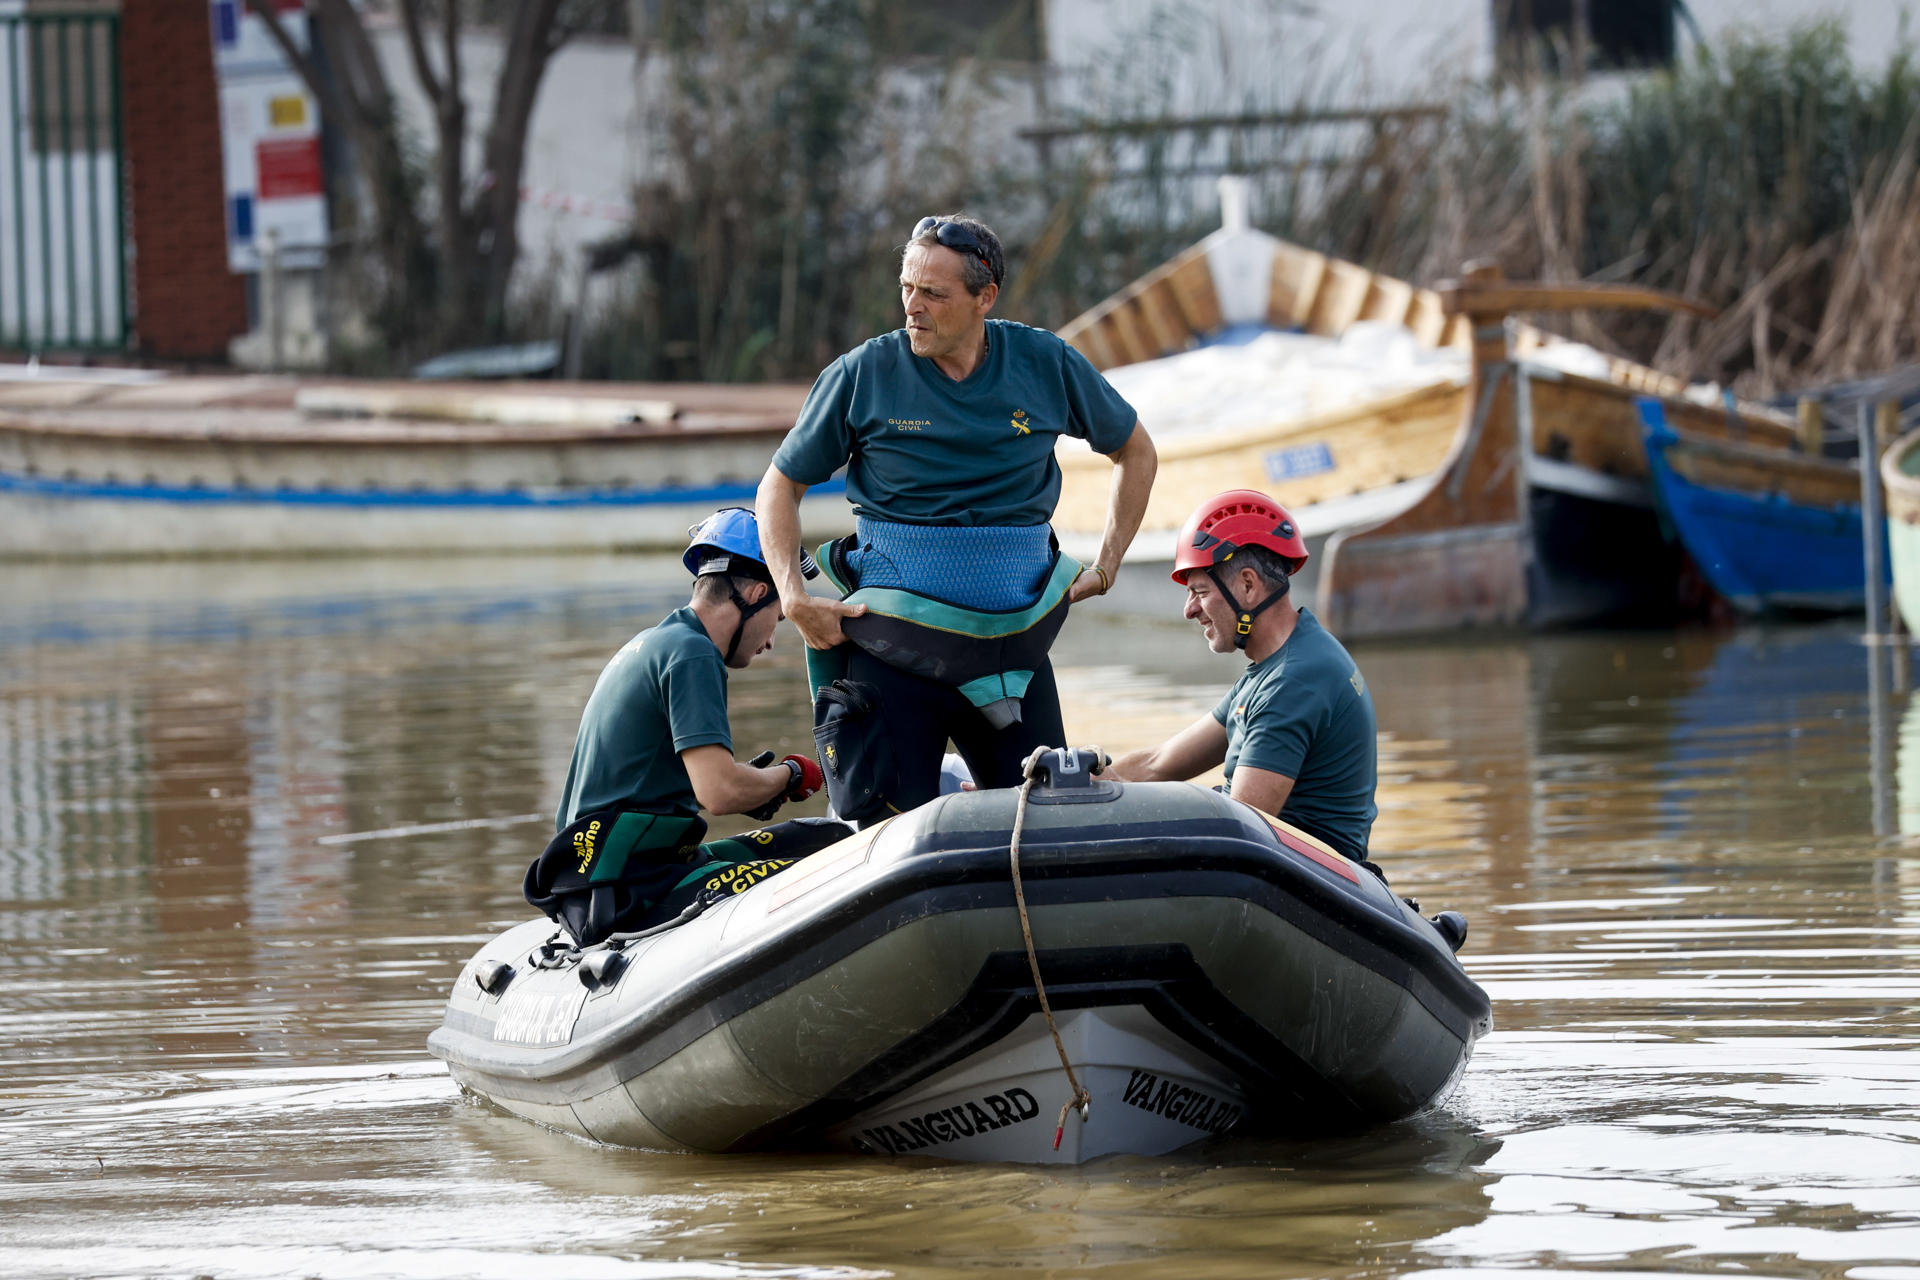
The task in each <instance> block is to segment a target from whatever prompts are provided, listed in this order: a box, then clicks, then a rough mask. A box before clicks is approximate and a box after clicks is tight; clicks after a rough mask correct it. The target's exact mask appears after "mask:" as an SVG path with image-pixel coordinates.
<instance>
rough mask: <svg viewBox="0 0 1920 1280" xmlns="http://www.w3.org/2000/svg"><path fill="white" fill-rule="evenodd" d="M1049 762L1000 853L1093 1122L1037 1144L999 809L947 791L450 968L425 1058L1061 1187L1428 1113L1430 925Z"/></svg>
mask: <svg viewBox="0 0 1920 1280" xmlns="http://www.w3.org/2000/svg"><path fill="white" fill-rule="evenodd" d="M1075 754H1077V753H1075ZM1063 760H1068V761H1071V757H1070V756H1068V754H1067V753H1060V756H1058V757H1056V759H1055V760H1054V761H1053V763H1054V766H1055V768H1054V770H1053V772H1052V775H1051V777H1050V778H1049V779H1046V780H1044V782H1045V785H1040V786H1036V787H1035V788H1034V789H1033V790H1032V792H1031V795H1030V797H1029V800H1028V803H1027V806H1026V811H1025V816H1024V820H1023V834H1022V839H1021V844H1020V854H1019V856H1020V867H1021V875H1022V884H1023V888H1024V896H1025V900H1026V904H1027V914H1028V918H1029V921H1030V924H1031V927H1032V933H1033V938H1034V944H1035V957H1036V959H1037V963H1038V967H1039V971H1040V973H1041V976H1042V978H1043V980H1044V984H1045V990H1046V994H1047V996H1048V999H1049V1003H1050V1006H1051V1010H1052V1014H1053V1020H1054V1022H1055V1024H1056V1025H1057V1027H1058V1030H1059V1034H1060V1041H1061V1046H1062V1049H1063V1050H1064V1053H1065V1054H1066V1056H1067V1059H1068V1060H1069V1061H1070V1062H1071V1063H1072V1065H1073V1068H1074V1072H1075V1074H1076V1076H1077V1077H1078V1079H1079V1081H1080V1083H1081V1085H1083V1086H1084V1087H1085V1088H1086V1090H1087V1091H1088V1093H1089V1094H1090V1095H1091V1097H1092V1104H1091V1106H1090V1107H1089V1108H1088V1109H1087V1111H1086V1113H1085V1115H1084V1117H1081V1116H1078V1115H1070V1116H1069V1117H1068V1118H1067V1120H1066V1124H1065V1129H1064V1133H1063V1134H1062V1140H1061V1143H1060V1146H1059V1147H1058V1149H1055V1147H1054V1145H1053V1143H1054V1137H1055V1127H1056V1118H1057V1117H1058V1115H1059V1113H1060V1109H1061V1106H1062V1104H1063V1103H1065V1102H1067V1101H1068V1100H1069V1098H1070V1097H1071V1096H1072V1092H1071V1088H1070V1086H1069V1084H1068V1080H1067V1073H1066V1072H1065V1071H1064V1070H1063V1069H1062V1064H1061V1058H1060V1053H1059V1052H1058V1051H1056V1048H1055V1045H1054V1042H1053V1036H1052V1034H1051V1033H1050V1031H1049V1029H1048V1027H1047V1022H1046V1018H1045V1016H1044V1015H1043V1013H1042V1012H1041V1007H1040V1002H1039V1000H1038V998H1037V996H1036V992H1035V982H1034V976H1033V968H1032V966H1031V965H1030V963H1029V959H1028V955H1027V952H1026V949H1025V946H1024V943H1023V940H1022V935H1021V928H1020V920H1019V913H1018V910H1017V908H1016V905H1015V896H1014V889H1013V885H1012V882H1011V878H1010V875H1009V867H1008V846H1009V842H1010V841H1011V839H1012V834H1013V829H1014V822H1015V817H1016V809H1017V807H1018V805H1019V803H1020V793H1019V792H1018V791H1014V790H996V791H977V792H964V793H959V794H954V795H948V796H943V797H941V798H940V799H938V800H935V801H933V802H932V803H930V804H928V805H926V806H924V807H923V808H920V809H917V810H915V811H913V812H912V813H909V814H906V815H903V816H901V817H899V818H895V819H893V820H891V821H889V822H887V823H885V824H883V825H881V826H878V827H873V828H868V829H867V830H864V831H862V832H860V833H859V834H858V835H856V836H854V837H852V838H850V839H848V840H846V841H843V842H842V843H840V844H838V845H835V846H833V847H831V848H829V849H826V850H823V851H822V852H820V853H818V854H815V855H814V856H813V857H811V858H808V859H806V860H804V861H803V862H801V863H800V864H798V865H797V866H795V867H793V868H792V869H791V870H789V871H786V872H784V873H782V874H781V875H779V876H776V877H774V878H772V879H770V880H767V881H765V882H763V883H761V884H759V885H756V886H755V887H754V888H753V889H751V890H750V891H748V892H746V893H743V894H741V895H739V896H738V897H735V898H732V899H729V900H728V901H726V902H725V903H723V904H721V905H720V906H718V907H715V908H713V909H712V910H710V911H708V912H707V913H706V914H704V915H701V916H699V917H697V918H695V919H693V920H691V921H690V922H688V923H686V924H684V925H681V926H679V927H677V928H673V929H670V930H667V931H665V932H661V933H658V934H656V935H654V936H651V937H646V938H643V939H640V940H638V941H635V942H632V943H628V944H626V945H624V946H622V947H618V948H607V949H599V950H595V949H589V950H588V951H587V952H585V953H571V954H569V951H568V950H567V949H566V948H554V947H547V948H545V949H544V950H543V944H547V943H549V942H550V940H552V939H553V936H554V926H553V925H552V924H551V923H550V922H548V921H546V920H537V921H532V922H529V923H527V924H524V925H521V926H519V927H517V928H515V929H513V930H510V931H509V932H507V933H506V934H504V935H502V936H501V937H499V938H497V939H495V940H494V941H493V942H490V943H488V944H487V945H486V946H485V947H484V948H482V949H481V951H480V953H479V954H478V955H476V956H475V957H474V958H473V959H472V960H471V961H470V962H469V963H468V964H467V965H466V967H465V968H464V969H463V970H462V972H461V974H460V976H459V978H458V979H457V980H456V982H455V984H454V990H453V994H452V997H451V999H450V1000H449V1001H448V1003H447V1007H446V1012H445V1018H444V1021H443V1024H442V1025H441V1027H440V1028H439V1030H437V1031H435V1032H434V1033H433V1035H432V1037H431V1038H430V1041H429V1044H430V1047H431V1049H432V1051H433V1052H434V1054H435V1055H437V1056H438V1057H441V1058H443V1059H445V1060H446V1061H447V1064H448V1066H449V1068H450V1069H451V1071H452V1073H453V1075H454V1077H455V1078H456V1079H457V1080H458V1081H459V1082H460V1083H461V1084H462V1085H464V1086H465V1087H467V1088H468V1089H470V1090H472V1091H473V1092H475V1093H477V1094H479V1095H481V1096H483V1097H485V1098H487V1099H489V1100H491V1101H493V1102H495V1103H497V1104H498V1105H500V1106H502V1107H504V1108H506V1109H507V1110H509V1111H512V1112H515V1113H517V1114H519V1115H522V1116H525V1117H527V1118H529V1119H532V1120H536V1121H539V1122H541V1123H544V1124H548V1125H551V1126H554V1127H556V1128H560V1129H564V1130H567V1131H570V1132H573V1133H576V1134H579V1135H582V1136H584V1137H588V1138H592V1139H595V1140H597V1141H600V1142H606V1143H612V1144H617V1145H624V1146H634V1147H646V1148H655V1149H691V1150H697V1151H732V1150H742V1149H752V1148H765V1147H777V1146H832V1147H839V1148H842V1149H851V1150H856V1151H866V1152H871V1153H885V1154H894V1155H900V1154H921V1155H935V1156H943V1157H947V1158H952V1159H963V1160H1014V1161H1066V1162H1077V1161H1080V1160H1087V1159H1091V1158H1094V1157H1096V1156H1100V1155H1105V1154H1109V1153H1114V1152H1131V1153H1138V1154H1160V1153H1164V1152H1168V1151H1172V1150H1175V1149H1177V1148H1179V1147H1182V1146H1185V1145H1187V1144H1188V1143H1190V1142H1193V1141H1196V1140H1198V1139H1201V1138H1205V1137H1209V1136H1212V1135H1214V1134H1219V1133H1225V1132H1228V1131H1244V1130H1248V1129H1254V1128H1260V1129H1273V1128H1280V1129H1301V1128H1324V1127H1326V1126H1328V1125H1329V1124H1332V1125H1341V1126H1349V1127H1351V1126H1357V1125H1362V1124H1367V1123H1372V1122H1378V1121H1385V1120H1391V1119H1395V1118H1398V1117H1401V1116H1405V1115H1408V1114H1410V1113H1412V1112H1414V1111H1417V1110H1420V1109H1422V1108H1424V1107H1427V1106H1429V1105H1431V1104H1433V1103H1434V1102H1435V1101H1437V1100H1438V1099H1439V1098H1440V1097H1441V1096H1443V1095H1444V1094H1445V1092H1446V1091H1447V1089H1448V1088H1449V1087H1450V1086H1451V1085H1452V1083H1453V1082H1454V1081H1455V1080H1456V1079H1457V1078H1458V1076H1459V1073H1460V1072H1461V1070H1462V1069H1463V1068H1464V1066H1465V1064H1466V1060H1467V1058H1468V1055H1469V1054H1470V1053H1471V1050H1472V1046H1473V1044H1474V1041H1475V1040H1476V1039H1477V1038H1478V1037H1479V1036H1480V1035H1481V1034H1483V1033H1484V1032H1485V1031H1486V1030H1487V1028H1488V1026H1489V1025H1490V1011H1489V1006H1488V1002H1487V997H1486V994H1485V993H1484V992H1483V991H1482V990H1481V989H1480V988H1479V987H1478V986H1476V985H1475V984H1474V983H1473V981H1472V980H1471V979H1469V978H1468V977H1467V975H1466V973H1465V972H1464V970H1462V969H1461V967H1460V964H1459V962H1458V961H1457V960H1456V959H1455V957H1454V955H1453V951H1452V947H1451V945H1450V943H1452V944H1456V945H1457V943H1458V941H1459V939H1460V937H1461V936H1462V934H1463V932H1464V931H1463V929H1458V928H1454V927H1453V924H1454V921H1457V917H1454V918H1453V919H1452V920H1443V921H1442V927H1436V925H1435V924H1434V923H1432V922H1429V921H1427V920H1424V919H1422V918H1421V917H1420V916H1419V914H1418V913H1417V911H1416V910H1415V909H1414V907H1413V906H1412V905H1411V904H1409V903H1407V902H1405V901H1403V900H1402V899H1401V898H1399V897H1397V896H1395V895H1394V894H1393V893H1392V892H1391V890H1389V889H1388V888H1387V887H1386V886H1385V885H1384V884H1383V883H1382V882H1381V880H1380V879H1379V877H1377V876H1375V875H1373V874H1372V873H1371V872H1370V871H1367V870H1364V869H1362V868H1360V867H1358V866H1356V865H1355V864H1353V863H1351V862H1349V861H1348V860H1346V859H1344V858H1342V857H1340V855H1339V854H1337V853H1335V852H1333V851H1332V850H1330V849H1328V848H1327V847H1325V846H1324V845H1321V844H1320V843H1319V842H1317V841H1315V840H1313V839H1312V838H1311V837H1309V836H1306V835H1304V834H1303V833H1299V832H1296V831H1294V830H1293V829H1292V828H1290V827H1287V826H1285V825H1284V824H1276V823H1274V822H1272V821H1271V820H1270V819H1266V818H1264V817H1263V816H1262V815H1261V814H1259V813H1258V812H1256V811H1255V810H1253V809H1251V808H1248V807H1247V806H1245V805H1242V804H1239V803H1237V802H1235V801H1233V800H1230V799H1228V798H1227V797H1225V796H1222V795H1219V794H1217V793H1215V792H1212V791H1209V790H1207V789H1205V788H1203V787H1199V786H1195V785H1193V784H1190V783H1120V782H1116V781H1112V780H1110V779H1104V778H1099V777H1095V776H1089V774H1088V771H1087V770H1086V768H1085V767H1084V766H1083V767H1080V768H1078V769H1067V768H1062V767H1059V766H1060V765H1061V763H1062V761H1063ZM1076 777H1077V778H1078V779H1080V780H1081V782H1080V785H1063V784H1064V783H1066V782H1067V780H1069V779H1073V778H1076ZM1053 779H1059V780H1060V782H1058V783H1056V782H1055V781H1053ZM1443 928H1444V929H1445V930H1446V931H1444V932H1443ZM556 957H557V958H556ZM543 965H545V966H546V967H542V966H543Z"/></svg>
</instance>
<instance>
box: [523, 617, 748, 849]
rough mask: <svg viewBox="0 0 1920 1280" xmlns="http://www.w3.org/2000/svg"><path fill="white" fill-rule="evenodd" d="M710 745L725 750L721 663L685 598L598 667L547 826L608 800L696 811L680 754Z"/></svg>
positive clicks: (558, 826) (728, 742)
mask: <svg viewBox="0 0 1920 1280" xmlns="http://www.w3.org/2000/svg"><path fill="white" fill-rule="evenodd" d="M710 743H713V744H718V745H720V746H723V747H725V748H726V749H727V750H729V751H731V750H733V735H732V733H731V732H730V731H729V730H728V728H727V664H726V662H725V661H724V660H722V658H721V657H720V650H719V649H718V648H717V647H716V646H715V645H714V643H713V641H712V640H711V639H710V638H708V636H707V631H706V628H705V627H703V626H701V625H700V619H699V617H698V616H696V615H695V614H694V612H693V608H692V606H691V605H689V606H687V607H685V608H681V609H675V610H674V611H673V612H672V613H670V614H668V615H667V616H666V617H664V618H662V619H661V620H660V625H659V626H656V627H650V628H648V629H647V630H645V631H642V632H641V633H640V634H639V635H637V636H635V637H634V638H633V639H631V640H629V641H627V643H626V645H625V646H624V647H623V648H622V649H621V650H620V652H618V653H616V654H614V655H613V660H612V661H611V662H609V663H607V666H606V669H605V670H604V671H602V672H601V673H600V679H599V681H598V682H596V683H595V684H594V686H593V694H592V696H591V697H589V698H588V699H587V709H586V710H585V711H583V712H582V713H581V714H580V732H579V734H578V735H576V736H575V738H574V742H573V763H572V764H571V765H569V766H568V767H567V785H566V789H565V790H563V791H562V792H561V793H560V810H559V812H558V813H556V814H555V815H554V830H555V831H559V830H562V829H564V828H565V827H566V826H567V825H568V824H569V823H571V822H572V821H573V820H574V819H575V818H578V817H579V816H580V815H581V814H583V813H592V812H593V811H594V810H596V809H604V808H607V807H608V806H609V805H616V804H618V805H628V806H631V807H633V808H637V809H643V810H645V811H647V812H648V813H660V814H681V815H685V816H688V817H691V816H692V815H694V814H697V813H699V812H700V804H699V801H697V800H695V799H694V795H693V780H692V779H691V778H689V777H688V776H687V766H686V765H685V764H683V763H681V760H680V753H681V752H682V751H685V750H687V749H689V748H691V747H704V746H707V745H708V744H710Z"/></svg>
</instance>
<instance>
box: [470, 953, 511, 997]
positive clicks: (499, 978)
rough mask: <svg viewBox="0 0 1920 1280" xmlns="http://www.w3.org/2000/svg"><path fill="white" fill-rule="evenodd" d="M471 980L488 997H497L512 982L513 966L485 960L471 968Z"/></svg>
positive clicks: (502, 961) (502, 962)
mask: <svg viewBox="0 0 1920 1280" xmlns="http://www.w3.org/2000/svg"><path fill="white" fill-rule="evenodd" d="M473 980H474V982H475V983H476V984H478V985H479V987H480V989H481V990H482V991H484V992H486V993H487V994H488V995H490V996H497V995H499V994H500V993H501V992H502V991H505V990H506V989H507V984H508V983H509V982H512V981H513V966H512V965H510V964H508V963H507V962H506V961H505V960H487V961H484V962H483V963H480V964H477V965H475V966H473Z"/></svg>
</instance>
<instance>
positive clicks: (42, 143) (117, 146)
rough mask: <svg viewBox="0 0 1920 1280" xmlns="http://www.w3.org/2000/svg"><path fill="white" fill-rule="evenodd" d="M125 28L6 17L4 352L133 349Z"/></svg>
mask: <svg viewBox="0 0 1920 1280" xmlns="http://www.w3.org/2000/svg"><path fill="white" fill-rule="evenodd" d="M124 154H125V148H124V146H123V145H122V133H121V120H120V17H119V15H118V14H114V13H85V14H35V13H25V14H10V15H0V347H7V348H11V349H14V350H24V351H44V350H79V349H98V348H108V349H120V348H124V347H125V346H126V345H127V339H128V333H129V327H130V321H131V317H130V316H129V315H128V307H127V254H126V250H125V246H126V210H125V197H124V193H123V184H122V178H123V167H122V158H123V156H124Z"/></svg>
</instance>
